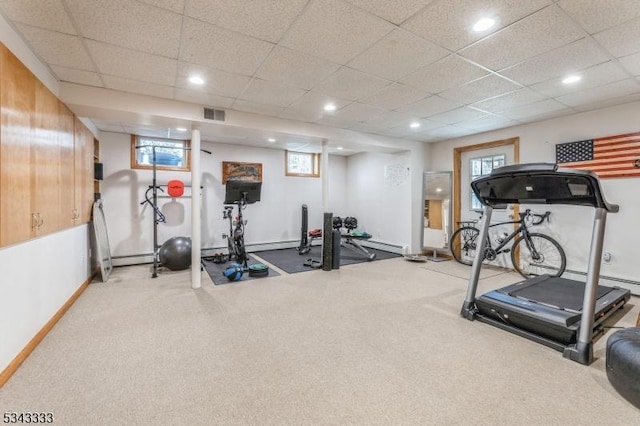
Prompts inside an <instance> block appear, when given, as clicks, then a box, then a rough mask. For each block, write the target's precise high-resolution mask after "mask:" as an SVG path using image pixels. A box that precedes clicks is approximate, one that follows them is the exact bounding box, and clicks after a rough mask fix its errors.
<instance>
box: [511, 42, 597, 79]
mask: <svg viewBox="0 0 640 426" xmlns="http://www.w3.org/2000/svg"><path fill="white" fill-rule="evenodd" d="M608 59H609V57H608V56H607V55H606V54H605V53H604V52H603V51H602V49H601V48H600V47H598V45H597V44H596V43H595V42H594V41H593V39H592V38H591V37H585V38H583V39H580V40H578V41H575V42H573V43H569V44H567V45H564V46H562V47H559V48H557V49H554V50H551V51H549V52H545V53H543V54H541V55H539V56H536V57H535V58H532V59H529V60H527V61H525V62H522V63H519V64H517V65H514V66H512V67H510V68H507V69H504V70H502V71H500V74H501V75H504V76H505V77H508V78H510V79H512V80H515V81H517V82H518V83H522V84H525V85H529V84H534V83H539V82H541V81H545V80H548V79H550V78H554V77H562V76H564V75H566V74H569V73H571V72H573V71H576V70H580V69H582V68H586V67H589V66H591V65H596V64H599V63H602V62H605V61H606V60H608Z"/></svg>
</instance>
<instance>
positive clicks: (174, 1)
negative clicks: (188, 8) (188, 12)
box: [140, 0, 185, 14]
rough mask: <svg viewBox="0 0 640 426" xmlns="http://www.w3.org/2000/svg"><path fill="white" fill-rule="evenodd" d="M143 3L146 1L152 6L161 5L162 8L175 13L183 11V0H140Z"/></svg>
mask: <svg viewBox="0 0 640 426" xmlns="http://www.w3.org/2000/svg"><path fill="white" fill-rule="evenodd" d="M140 1H141V2H143V3H147V4H150V5H153V6H157V7H161V8H163V9H167V10H170V11H172V12H175V13H180V14H182V12H184V3H185V0H140Z"/></svg>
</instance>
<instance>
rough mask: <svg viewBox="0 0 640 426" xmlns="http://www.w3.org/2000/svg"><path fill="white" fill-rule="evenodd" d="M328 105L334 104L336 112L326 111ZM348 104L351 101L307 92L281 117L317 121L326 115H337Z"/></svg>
mask: <svg viewBox="0 0 640 426" xmlns="http://www.w3.org/2000/svg"><path fill="white" fill-rule="evenodd" d="M327 103H332V104H334V105H335V106H336V111H334V112H328V111H324V109H323V108H324V105H326V104H327ZM348 103H349V101H347V100H344V99H339V98H336V97H333V96H329V95H326V94H323V93H317V92H307V93H305V94H304V95H303V96H302V97H300V98H299V99H297V100H296V101H295V102H293V103H292V104H291V105H290V106H289V107H288V108H287V109H286V110H284V111H283V112H282V114H280V117H284V118H291V119H294V120H303V121H317V120H319V119H320V118H321V117H322V116H324V115H337V110H339V109H340V108H342V107H344V106H345V105H347V104H348Z"/></svg>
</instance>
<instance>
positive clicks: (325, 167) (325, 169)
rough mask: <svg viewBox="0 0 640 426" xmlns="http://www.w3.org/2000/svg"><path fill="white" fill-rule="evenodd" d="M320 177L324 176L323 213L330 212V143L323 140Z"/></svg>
mask: <svg viewBox="0 0 640 426" xmlns="http://www.w3.org/2000/svg"><path fill="white" fill-rule="evenodd" d="M320 159H321V160H320V175H321V176H322V211H323V212H324V213H328V212H329V141H327V140H326V139H322V154H321V155H320Z"/></svg>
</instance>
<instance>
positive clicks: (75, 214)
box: [71, 209, 80, 222]
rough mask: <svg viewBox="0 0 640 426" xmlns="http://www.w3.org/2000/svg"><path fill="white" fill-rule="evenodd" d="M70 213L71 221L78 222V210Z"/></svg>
mask: <svg viewBox="0 0 640 426" xmlns="http://www.w3.org/2000/svg"><path fill="white" fill-rule="evenodd" d="M71 213H72V216H71V219H72V220H73V221H74V222H75V221H76V220H78V218H79V217H80V215H79V214H78V209H73V210H72V212H71Z"/></svg>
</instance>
